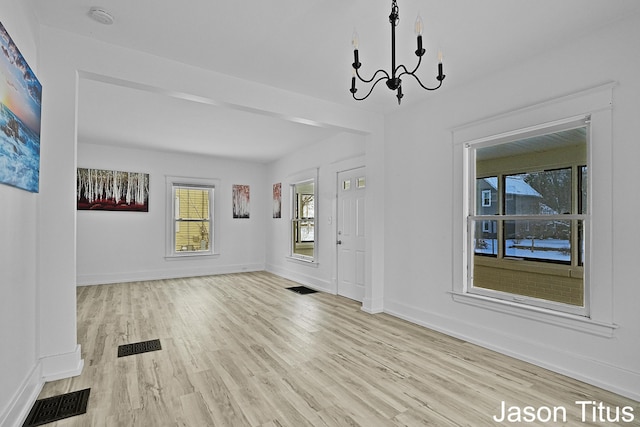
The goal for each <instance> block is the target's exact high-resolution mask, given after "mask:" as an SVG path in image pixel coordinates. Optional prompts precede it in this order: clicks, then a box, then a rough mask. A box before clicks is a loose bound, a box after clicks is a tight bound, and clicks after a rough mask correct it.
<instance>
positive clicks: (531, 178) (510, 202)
mask: <svg viewBox="0 0 640 427" xmlns="http://www.w3.org/2000/svg"><path fill="white" fill-rule="evenodd" d="M504 187H505V214H506V215H557V214H569V213H571V168H565V169H555V170H548V171H541V172H529V173H520V174H516V175H507V176H505V185H504Z"/></svg>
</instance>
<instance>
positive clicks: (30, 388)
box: [0, 362, 44, 427]
mask: <svg viewBox="0 0 640 427" xmlns="http://www.w3.org/2000/svg"><path fill="white" fill-rule="evenodd" d="M42 386H44V379H43V378H42V365H41V364H40V362H38V363H36V365H34V367H33V369H32V370H31V372H30V373H29V375H27V378H25V380H24V382H23V383H22V385H21V386H20V389H19V390H18V391H17V392H16V394H15V395H14V397H13V399H11V402H9V405H8V406H7V409H6V411H5V412H4V413H2V414H0V426H2V427H19V426H21V425H22V424H23V423H24V420H25V419H26V418H27V415H29V411H31V407H32V406H33V403H34V402H35V401H36V399H38V395H39V394H40V391H42Z"/></svg>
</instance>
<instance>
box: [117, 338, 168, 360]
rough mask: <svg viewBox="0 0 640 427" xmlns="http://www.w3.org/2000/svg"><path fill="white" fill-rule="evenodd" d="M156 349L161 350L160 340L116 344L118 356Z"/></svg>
mask: <svg viewBox="0 0 640 427" xmlns="http://www.w3.org/2000/svg"><path fill="white" fill-rule="evenodd" d="M157 350H162V346H160V340H150V341H142V342H135V343H133V344H123V345H121V346H118V357H124V356H131V355H134V354H140V353H147V352H150V351H157Z"/></svg>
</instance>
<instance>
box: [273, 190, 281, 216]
mask: <svg viewBox="0 0 640 427" xmlns="http://www.w3.org/2000/svg"><path fill="white" fill-rule="evenodd" d="M273 217H274V218H281V217H282V183H281V182H279V183H277V184H273Z"/></svg>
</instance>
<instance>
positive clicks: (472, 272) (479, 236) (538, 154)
mask: <svg viewBox="0 0 640 427" xmlns="http://www.w3.org/2000/svg"><path fill="white" fill-rule="evenodd" d="M588 133H589V125H588V124H587V123H586V121H585V120H584V119H583V120H579V121H576V122H571V123H567V124H564V125H563V126H562V128H561V129H558V128H557V127H555V128H553V129H541V130H538V131H537V132H535V134H533V135H531V134H528V135H526V136H525V137H520V138H519V137H518V136H517V135H515V136H512V137H510V138H507V139H506V140H505V139H497V140H490V139H489V140H486V141H483V143H481V144H477V145H474V146H470V148H469V150H470V154H469V162H470V165H469V167H470V169H471V170H473V171H474V172H475V173H474V174H475V178H474V182H475V185H474V186H470V190H471V194H470V197H471V198H472V199H475V202H474V203H471V204H470V206H474V209H473V210H472V211H470V212H469V214H468V228H469V230H473V231H471V232H470V233H469V235H470V236H473V237H472V238H470V240H469V245H470V246H471V248H470V250H469V253H470V254H472V260H471V263H470V266H471V268H469V273H468V274H469V277H468V284H469V285H470V286H469V288H468V289H469V292H471V293H476V294H479V295H487V296H491V297H494V298H501V299H506V300H515V301H519V302H526V303H527V304H531V305H538V306H542V307H546V308H552V309H555V310H560V311H566V312H570V313H576V314H580V313H584V312H585V281H584V260H585V251H586V250H587V248H586V245H585V238H584V230H585V229H586V228H585V226H584V223H585V221H586V220H587V219H588V216H587V211H586V206H587V198H588V190H587V188H588V186H587V179H588V168H587V165H586V160H587V135H588Z"/></svg>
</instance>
